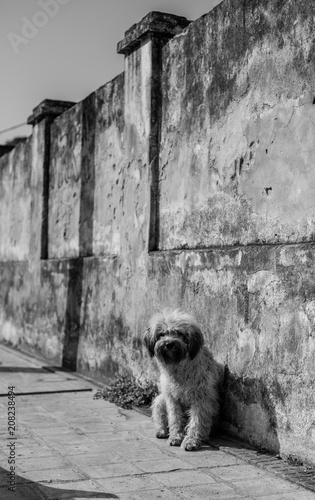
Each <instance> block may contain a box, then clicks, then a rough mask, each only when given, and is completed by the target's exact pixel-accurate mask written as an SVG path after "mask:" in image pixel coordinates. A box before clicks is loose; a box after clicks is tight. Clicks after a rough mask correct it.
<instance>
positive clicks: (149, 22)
mask: <svg viewBox="0 0 315 500" xmlns="http://www.w3.org/2000/svg"><path fill="white" fill-rule="evenodd" d="M190 23H191V21H188V19H187V18H186V17H182V16H175V15H174V14H167V13H165V12H157V11H153V12H150V13H149V14H147V15H146V16H145V17H144V18H143V19H141V21H140V22H139V23H136V24H133V25H132V26H131V28H129V29H128V30H127V31H125V38H124V39H123V40H121V41H120V42H118V44H117V52H118V54H125V55H128V54H129V53H130V52H133V51H134V50H135V49H136V48H137V47H139V45H140V43H141V42H142V41H143V40H144V39H145V38H147V37H148V36H149V35H150V34H154V35H156V36H163V37H164V38H165V37H166V38H172V37H173V36H175V35H178V34H179V33H181V32H182V31H183V29H184V28H186V27H187V26H188V25H189V24H190Z"/></svg>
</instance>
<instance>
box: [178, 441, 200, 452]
mask: <svg viewBox="0 0 315 500" xmlns="http://www.w3.org/2000/svg"><path fill="white" fill-rule="evenodd" d="M181 447H182V448H183V449H184V450H186V451H195V450H199V448H200V447H201V441H200V440H199V439H194V438H185V439H184V441H183V442H182V444H181Z"/></svg>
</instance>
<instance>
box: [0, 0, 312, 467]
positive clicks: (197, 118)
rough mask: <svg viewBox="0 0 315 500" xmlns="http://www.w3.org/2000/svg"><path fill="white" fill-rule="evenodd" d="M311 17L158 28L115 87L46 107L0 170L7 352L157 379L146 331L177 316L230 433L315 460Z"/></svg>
mask: <svg viewBox="0 0 315 500" xmlns="http://www.w3.org/2000/svg"><path fill="white" fill-rule="evenodd" d="M280 13H281V15H280ZM314 14H315V3H314V2H313V1H311V2H308V3H307V4H306V3H305V2H302V1H300V0H294V1H291V0H281V1H280V0H275V1H272V2H271V0H270V1H267V0H259V1H258V0H251V1H250V2H249V1H248V2H244V1H243V0H233V1H232V0H225V1H224V2H222V3H221V4H220V5H219V6H218V7H217V8H215V9H214V10H213V11H212V12H210V13H209V14H207V15H205V16H203V17H202V18H200V19H199V20H197V21H195V22H193V23H191V24H190V25H189V26H188V27H187V28H186V29H184V28H185V27H186V26H187V25H188V24H189V23H188V22H187V21H185V20H183V19H182V18H174V17H173V16H164V17H163V15H161V14H154V15H150V16H148V18H145V20H142V22H141V23H139V25H136V26H134V27H132V28H131V29H130V30H128V32H126V37H125V40H124V41H123V43H120V45H119V47H120V49H119V50H120V51H121V52H122V53H124V54H125V71H124V73H123V74H121V75H119V76H118V77H117V78H115V79H114V80H113V81H111V82H109V83H107V84H106V85H104V86H103V87H101V88H100V89H98V90H97V91H96V92H95V93H93V94H91V95H90V96H88V97H87V98H86V99H85V100H84V101H82V102H81V103H78V104H77V105H76V106H74V107H72V108H70V109H68V108H69V106H68V105H69V104H71V103H66V104H67V109H68V111H66V112H65V113H63V114H61V115H60V116H59V117H56V114H55V115H54V117H52V116H51V115H50V119H49V120H51V121H49V120H48V121H47V118H45V120H46V121H45V122H41V121H40V119H43V118H42V117H41V114H40V113H39V111H38V110H37V114H36V113H35V114H34V116H35V117H36V121H35V122H34V130H33V136H32V138H31V139H30V141H29V142H28V143H27V145H26V146H22V145H21V146H18V147H17V148H16V149H15V151H14V152H11V153H7V154H5V155H4V156H3V157H2V158H1V159H0V166H1V171H0V176H1V184H0V186H1V187H0V189H1V190H2V191H1V193H3V195H2V196H1V197H0V221H1V222H0V224H1V228H3V235H4V236H3V238H2V239H1V253H0V255H1V263H0V298H1V302H0V325H1V329H0V338H2V339H4V340H6V341H8V342H11V343H12V344H13V345H20V346H23V347H28V348H34V349H36V350H38V351H40V352H42V353H43V354H44V355H45V356H46V357H47V358H49V359H53V360H55V362H58V363H61V364H63V366H66V367H69V368H72V369H77V370H78V371H80V372H81V373H85V374H88V375H92V376H94V377H96V378H98V379H100V380H107V379H108V377H111V376H113V375H114V374H116V373H118V372H123V371H124V370H126V369H127V370H129V371H131V372H132V373H134V374H135V375H137V376H139V377H142V378H148V377H155V376H156V371H155V368H154V366H153V365H152V362H151V360H150V359H149V357H148V355H147V353H146V352H145V350H144V348H143V346H142V343H141V336H142V331H143V330H144V328H145V326H146V324H147V321H148V318H149V317H150V316H151V315H152V313H153V312H154V311H156V310H157V309H161V308H163V307H180V308H183V309H186V310H188V311H190V312H192V313H194V314H195V315H196V316H197V319H198V321H199V322H200V324H201V325H202V327H203V331H204V332H205V336H206V339H207V343H208V344H209V345H210V347H211V349H212V350H213V352H214V354H215V358H216V360H217V361H218V362H219V363H221V364H222V365H224V366H225V367H226V380H225V392H224V398H223V421H224V424H223V425H224V427H225V428H226V429H228V430H229V431H231V432H233V433H235V434H238V435H239V436H242V437H243V438H245V439H247V440H249V441H251V442H253V443H255V444H258V445H260V446H264V447H266V448H269V449H272V450H273V451H276V452H278V453H282V454H286V455H289V454H291V455H298V456H300V457H302V458H303V459H308V460H311V461H313V462H315V452H314V449H315V446H314V445H315V437H314V436H315V427H314V426H315V410H314V408H315V400H314V398H315V396H314V394H315V393H314V380H315V372H314V370H315V368H314V366H315V363H314V359H315V341H314V335H315V333H314V332H315V286H314V278H315V276H314V258H315V239H314V224H315V213H314V201H313V192H314V183H315V177H314V172H315V170H314V168H313V156H314V144H315V141H314V133H315V132H314V130H315V122H314V117H313V114H314V113H315V107H314V105H313V99H314V97H315V88H314V82H315V78H314V76H315V75H314V67H315V66H314V60H313V59H314V57H315V55H314V51H313V45H312V44H313V41H312V33H313V31H314V29H313V28H314V26H313V23H314V21H313V20H314ZM161 29H162V33H161ZM183 29H184V31H182V32H181V30H183ZM159 30H160V31H159ZM163 30H165V31H163ZM180 32H181V33H180ZM174 35H177V36H175V37H174V38H172V39H171V40H169V41H167V39H168V38H171V37H172V36H174ZM46 104H47V103H46ZM48 104H49V103H48ZM50 104H51V103H50ZM61 107H62V106H61ZM44 108H45V106H44V107H42V108H40V111H41V112H42V110H43V109H44ZM48 108H49V106H48ZM59 114H60V113H59ZM43 120H44V119H43ZM47 127H48V128H47ZM49 127H50V128H49ZM48 139H49V140H48ZM23 148H24V149H23ZM48 153H49V155H48ZM45 155H46V156H45ZM47 155H48V159H49V158H50V161H49V165H48V170H47V171H46V170H45V168H46V167H45V168H44V172H43V165H46V163H45V161H44V160H45V158H46V157H47ZM27 158H28V159H27ZM46 166H47V165H46ZM12 172H17V173H16V175H15V176H14V175H13V174H12ZM47 172H48V174H49V175H48V174H47ZM44 173H45V175H44ZM14 179H15V180H14ZM45 179H46V181H47V179H48V182H46V181H45ZM9 185H10V186H13V187H10V189H13V191H9V190H8V186H9ZM12 193H13V198H14V199H15V198H16V197H18V196H20V197H21V199H22V201H23V203H24V205H23V208H24V210H23V211H21V212H20V211H19V213H18V217H17V216H16V215H15V214H16V211H15V206H14V203H11V201H10V196H9V194H10V195H11V196H12ZM10 203H11V205H10ZM9 206H10V207H11V208H10V210H9V209H8V207H9ZM45 207H46V208H45ZM46 209H47V213H46V212H45V210H46ZM45 214H46V216H47V217H46V216H45ZM45 217H46V218H45ZM46 219H47V220H46ZM12 220H13V221H15V222H14V223H13V222H12ZM8 221H11V222H10V223H8ZM21 224H22V225H23V224H25V228H26V229H25V231H26V232H25V234H24V233H23V234H24V236H23V237H22V233H20V232H19V228H20V227H21ZM23 227H24V226H23ZM12 228H13V229H12ZM46 233H47V234H46ZM13 234H17V235H18V238H20V239H17V240H16V241H15V243H14V241H13V238H12V235H13ZM30 235H31V236H30ZM45 238H46V239H47V242H48V252H46V253H45V252H44V251H43V245H44V246H45ZM149 250H151V251H149ZM152 250H155V251H152ZM39 256H41V257H42V259H41V260H40V258H39ZM47 257H48V258H47ZM8 261H16V262H8Z"/></svg>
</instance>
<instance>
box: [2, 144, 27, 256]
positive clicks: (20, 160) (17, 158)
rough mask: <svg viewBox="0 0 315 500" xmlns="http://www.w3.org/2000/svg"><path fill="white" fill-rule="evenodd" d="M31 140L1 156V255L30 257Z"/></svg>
mask: <svg viewBox="0 0 315 500" xmlns="http://www.w3.org/2000/svg"><path fill="white" fill-rule="evenodd" d="M30 149H31V141H30V140H28V141H27V142H25V143H24V142H23V143H19V144H18V145H17V146H16V147H15V148H14V150H13V151H11V152H10V153H8V154H6V155H5V156H4V157H2V158H0V199H1V210H0V258H1V260H3V261H11V260H12V261H15V260H17V261H19V260H24V259H28V257H29V251H30V220H31V182H32V180H31V175H32V170H31V161H30V159H31V155H30V153H31V152H30Z"/></svg>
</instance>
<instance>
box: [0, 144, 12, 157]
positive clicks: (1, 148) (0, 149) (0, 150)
mask: <svg viewBox="0 0 315 500" xmlns="http://www.w3.org/2000/svg"><path fill="white" fill-rule="evenodd" d="M12 149H14V146H12V145H10V144H4V145H2V144H1V145H0V158H1V156H3V155H5V154H6V153H10V151H12Z"/></svg>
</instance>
